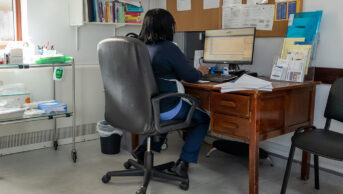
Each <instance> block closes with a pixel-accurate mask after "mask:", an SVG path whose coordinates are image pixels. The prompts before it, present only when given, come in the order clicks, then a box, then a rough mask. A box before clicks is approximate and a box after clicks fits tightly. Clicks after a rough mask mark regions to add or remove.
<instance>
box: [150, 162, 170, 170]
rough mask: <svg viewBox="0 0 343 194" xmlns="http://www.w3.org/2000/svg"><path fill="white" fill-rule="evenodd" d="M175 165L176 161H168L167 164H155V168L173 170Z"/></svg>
mask: <svg viewBox="0 0 343 194" xmlns="http://www.w3.org/2000/svg"><path fill="white" fill-rule="evenodd" d="M174 166H175V162H168V163H166V164H161V165H158V166H154V169H155V170H159V171H163V170H171V169H172V168H173V167H174Z"/></svg>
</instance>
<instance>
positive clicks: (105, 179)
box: [101, 174, 111, 184]
mask: <svg viewBox="0 0 343 194" xmlns="http://www.w3.org/2000/svg"><path fill="white" fill-rule="evenodd" d="M101 180H102V182H103V183H105V184H106V183H108V182H110V180H111V177H110V176H107V174H105V175H104V176H103V177H102V179H101Z"/></svg>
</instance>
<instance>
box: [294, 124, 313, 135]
mask: <svg viewBox="0 0 343 194" xmlns="http://www.w3.org/2000/svg"><path fill="white" fill-rule="evenodd" d="M306 129H317V128H316V127H315V126H313V125H308V126H303V127H299V128H298V129H297V130H295V134H299V133H302V132H304V131H305V130H306Z"/></svg>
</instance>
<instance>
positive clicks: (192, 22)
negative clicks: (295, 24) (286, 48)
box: [167, 0, 303, 37]
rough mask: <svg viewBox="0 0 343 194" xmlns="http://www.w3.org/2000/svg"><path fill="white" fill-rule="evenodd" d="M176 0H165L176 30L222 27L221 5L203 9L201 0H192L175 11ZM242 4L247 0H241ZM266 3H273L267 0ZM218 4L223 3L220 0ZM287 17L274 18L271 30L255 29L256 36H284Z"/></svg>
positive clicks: (200, 29) (203, 29) (301, 3)
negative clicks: (188, 6) (180, 9)
mask: <svg viewBox="0 0 343 194" xmlns="http://www.w3.org/2000/svg"><path fill="white" fill-rule="evenodd" d="M298 2H299V5H298V8H297V9H298V11H300V12H301V11H302V5H303V0H299V1H298ZM176 3H177V0H167V10H168V11H169V12H170V13H171V14H172V15H173V16H174V18H175V20H176V24H177V25H176V31H178V32H180V31H205V30H214V29H221V28H222V7H220V8H216V9H206V10H204V9H203V1H199V0H192V5H191V7H192V9H191V10H189V11H176V6H177V4H176ZM242 3H243V4H246V3H247V0H242ZM268 4H275V0H269V1H268ZM220 5H223V0H221V2H220ZM287 27H288V19H284V20H277V21H275V19H274V24H273V30H272V31H261V30H257V31H256V36H257V37H285V36H286V34H287Z"/></svg>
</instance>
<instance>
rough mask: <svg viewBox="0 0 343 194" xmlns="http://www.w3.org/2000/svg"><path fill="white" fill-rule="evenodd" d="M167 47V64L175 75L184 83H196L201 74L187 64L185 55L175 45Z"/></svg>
mask: <svg viewBox="0 0 343 194" xmlns="http://www.w3.org/2000/svg"><path fill="white" fill-rule="evenodd" d="M168 46H169V49H166V54H167V55H168V62H169V63H170V64H171V65H172V67H173V69H174V71H175V73H176V75H177V76H178V77H179V78H180V79H182V80H184V81H186V82H190V83H193V82H197V81H198V80H199V79H200V78H201V76H202V73H201V72H200V71H198V70H197V69H195V68H194V67H192V65H191V64H189V63H188V61H187V59H186V57H185V55H184V54H183V53H182V52H181V50H180V49H179V48H178V47H177V46H176V45H174V44H173V43H170V45H168Z"/></svg>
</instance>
